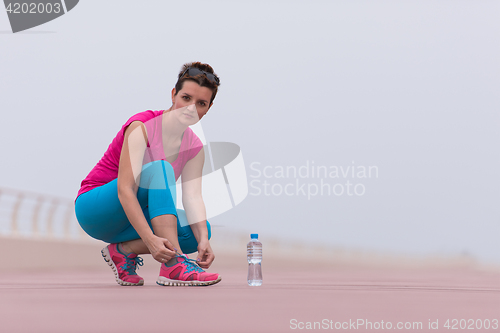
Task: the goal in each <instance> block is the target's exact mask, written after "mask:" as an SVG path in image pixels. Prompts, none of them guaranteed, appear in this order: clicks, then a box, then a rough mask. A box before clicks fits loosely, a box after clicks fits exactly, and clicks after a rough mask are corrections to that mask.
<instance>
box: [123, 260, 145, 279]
mask: <svg viewBox="0 0 500 333" xmlns="http://www.w3.org/2000/svg"><path fill="white" fill-rule="evenodd" d="M137 265H139V266H142V265H144V262H143V260H142V258H141V257H135V258H129V257H125V264H123V270H124V271H127V272H128V274H129V275H137V273H136V272H135V270H136V269H137Z"/></svg>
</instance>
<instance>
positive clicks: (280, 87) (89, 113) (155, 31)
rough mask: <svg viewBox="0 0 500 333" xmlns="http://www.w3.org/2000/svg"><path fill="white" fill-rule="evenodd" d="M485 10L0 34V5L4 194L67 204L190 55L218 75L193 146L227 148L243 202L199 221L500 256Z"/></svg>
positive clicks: (225, 8) (92, 14) (491, 37)
mask: <svg viewBox="0 0 500 333" xmlns="http://www.w3.org/2000/svg"><path fill="white" fill-rule="evenodd" d="M499 14H500V3H499V2H498V1H420V0H419V1H251V2H250V1H223V0H220V1H212V0H209V1H176V2H172V1H159V0H155V1H154V0H149V1H146V2H137V1H124V0H120V1H118V0H114V1H111V0H108V1H97V0H86V1H80V3H79V4H78V5H77V6H76V7H75V8H74V9H73V10H72V11H71V12H69V13H68V14H66V15H64V16H62V17H60V18H58V19H56V20H54V21H51V22H49V23H46V24H44V25H41V26H39V27H36V28H33V29H31V30H28V31H26V32H24V33H17V34H12V33H10V32H9V31H10V25H9V21H8V18H7V14H6V12H5V11H3V10H0V32H1V33H0V47H1V52H0V64H1V65H0V110H1V112H2V120H3V126H2V131H1V132H0V139H1V146H0V149H1V150H0V152H1V153H2V156H3V158H2V163H1V164H0V172H1V178H0V187H11V188H18V189H24V190H32V191H37V192H42V193H47V194H54V195H58V196H63V197H68V198H69V199H74V197H75V196H76V193H77V191H78V189H79V185H80V182H81V181H82V179H83V178H85V176H86V175H87V174H88V172H89V171H90V170H91V168H92V167H93V166H94V165H95V164H96V163H97V161H98V160H99V159H100V158H101V157H102V154H103V153H104V151H105V150H106V148H107V147H108V145H109V143H110V142H111V140H112V139H113V137H114V136H115V135H116V133H117V131H118V130H119V129H120V127H121V126H122V125H123V123H124V122H125V121H126V120H127V119H128V118H129V117H130V116H131V115H133V114H135V113H138V112H141V111H144V110H148V109H153V110H160V109H166V108H168V107H170V105H171V104H170V98H169V96H170V90H171V89H172V87H173V85H174V84H175V78H176V74H177V73H178V71H179V69H180V67H181V65H182V64H183V63H185V62H189V61H202V62H207V63H210V64H211V65H212V66H213V67H214V69H215V71H216V73H217V74H218V75H219V76H220V78H221V87H220V90H219V94H218V95H217V98H216V99H215V103H214V106H213V107H212V109H211V110H210V111H209V113H208V115H207V116H206V117H205V118H204V119H203V120H202V125H203V129H204V133H205V136H206V138H207V140H208V141H228V142H234V143H237V144H238V145H239V146H240V147H241V151H242V154H243V158H244V160H245V165H246V167H247V175H248V182H249V192H250V193H249V195H248V197H247V198H246V199H245V200H244V201H243V202H242V203H241V204H240V205H238V206H237V207H236V208H234V209H232V210H231V211H229V212H227V213H225V214H223V215H220V216H217V217H215V218H213V219H212V221H211V222H212V223H214V224H217V225H219V226H224V227H225V228H228V230H229V229H233V230H236V231H245V232H258V233H259V234H261V238H263V239H265V237H271V236H272V237H281V238H283V239H289V240H296V239H299V240H302V241H306V242H310V243H312V242H316V243H324V244H329V245H336V246H339V247H345V248H353V249H354V248H355V249H364V250H375V251H393V252H397V253H406V254H416V255H434V254H440V255H460V254H463V253H466V254H468V255H471V256H473V257H475V258H478V259H480V260H483V261H493V262H496V263H500V242H499V241H498V238H499V237H498V236H499V234H500V214H499V204H498V203H499V199H500V189H499V185H500V182H499V178H500V177H499V175H498V170H500V153H499V149H498V143H499V139H500V134H499V131H498V126H499V125H500V115H499V106H500V100H499V97H498V96H499V94H498V91H499V88H500V63H499V62H498V59H500V23H499V20H498V17H499ZM313 165H314V167H318V166H323V167H324V169H323V170H325V169H326V170H328V174H327V175H326V176H325V174H323V175H321V177H312V170H313V168H312V166H313ZM306 166H309V167H308V168H307V169H308V170H309V172H310V174H309V177H305V176H304V175H305V173H303V174H302V176H300V175H298V176H294V175H293V174H288V175H287V174H286V173H284V174H282V173H280V170H282V169H284V170H286V169H287V168H288V170H289V171H292V170H293V169H296V170H299V169H300V167H303V168H302V171H303V172H305V171H304V170H305V169H306ZM370 166H371V167H372V171H374V170H376V171H377V173H376V174H375V173H373V174H372V176H371V177H368V175H366V178H362V176H363V174H362V173H359V174H358V172H361V171H362V170H363V168H365V169H366V170H368V168H369V167H370ZM266 167H267V168H266ZM348 167H349V168H353V167H354V168H355V170H356V173H355V174H354V177H352V176H353V175H352V173H350V171H352V169H349V171H347V173H346V174H345V175H342V171H341V169H343V170H344V171H346V170H347V168H348ZM264 168H266V172H267V173H266V175H267V176H269V177H266V176H265V175H264V174H260V173H261V172H263V170H264ZM335 170H338V171H339V173H338V174H337V177H335ZM316 171H317V170H316ZM287 176H288V177H287ZM359 176H361V177H359ZM264 181H266V182H267V184H268V185H265V183H264ZM348 182H349V183H348ZM349 184H351V185H349ZM355 185H357V187H356V188H354V186H355ZM266 186H267V187H266ZM301 186H302V187H301ZM321 186H322V187H321ZM328 187H329V189H330V190H333V189H334V190H335V191H336V192H335V193H336V194H335V193H330V194H328V193H327V192H326V191H327V190H328ZM266 188H267V190H268V191H270V192H268V194H269V195H266V194H265V192H264V190H265V189H266ZM315 188H317V189H321V188H323V191H324V192H323V195H321V193H319V194H316V195H312V193H313V192H314V189H315ZM285 189H286V190H287V193H285V192H284V191H285ZM341 189H343V191H344V192H343V193H342V194H340V190H341ZM349 189H350V190H351V191H354V189H357V191H358V192H357V194H356V193H354V192H351V194H352V195H349V194H348V190H349ZM271 190H273V191H274V192H272V191H271ZM280 190H281V191H283V192H281V193H280ZM361 192H362V194H361ZM307 193H309V197H308V195H307ZM353 193H354V194H353Z"/></svg>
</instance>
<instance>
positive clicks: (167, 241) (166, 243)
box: [163, 238, 175, 252]
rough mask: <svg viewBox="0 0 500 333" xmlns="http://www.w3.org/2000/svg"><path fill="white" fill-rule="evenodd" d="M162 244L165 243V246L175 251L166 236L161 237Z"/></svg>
mask: <svg viewBox="0 0 500 333" xmlns="http://www.w3.org/2000/svg"><path fill="white" fill-rule="evenodd" d="M163 244H164V245H165V247H166V248H167V249H169V250H171V251H174V252H175V248H174V246H173V245H172V243H170V241H169V240H168V239H166V238H164V239H163Z"/></svg>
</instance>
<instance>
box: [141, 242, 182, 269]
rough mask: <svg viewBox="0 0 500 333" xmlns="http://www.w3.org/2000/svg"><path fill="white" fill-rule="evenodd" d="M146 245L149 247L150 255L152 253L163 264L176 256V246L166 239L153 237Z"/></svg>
mask: <svg viewBox="0 0 500 333" xmlns="http://www.w3.org/2000/svg"><path fill="white" fill-rule="evenodd" d="M144 243H145V244H146V246H147V247H148V249H149V253H151V255H152V256H153V258H154V259H155V260H156V261H158V262H160V263H162V264H163V263H166V262H167V261H169V260H170V259H172V258H173V257H175V255H176V250H175V248H174V246H173V245H172V243H170V242H169V240H168V239H166V238H161V237H158V236H156V235H152V237H151V238H150V239H148V241H147V242H144Z"/></svg>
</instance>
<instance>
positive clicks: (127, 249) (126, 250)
mask: <svg viewBox="0 0 500 333" xmlns="http://www.w3.org/2000/svg"><path fill="white" fill-rule="evenodd" d="M118 250H120V251H121V252H122V253H123V254H125V255H129V254H130V253H132V252H134V251H132V249H131V248H130V247H129V246H128V245H127V243H118Z"/></svg>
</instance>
